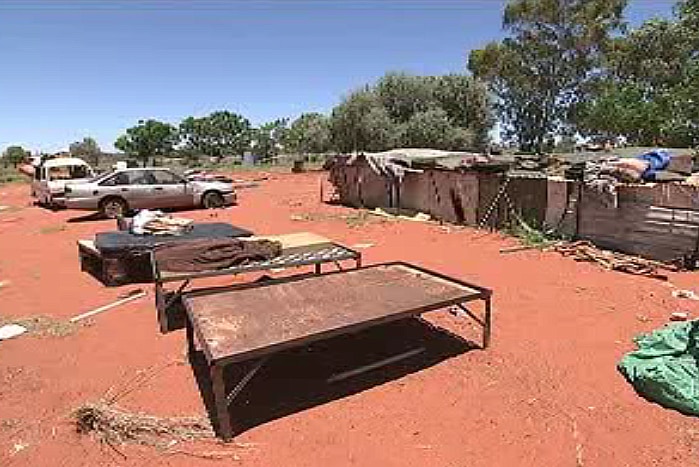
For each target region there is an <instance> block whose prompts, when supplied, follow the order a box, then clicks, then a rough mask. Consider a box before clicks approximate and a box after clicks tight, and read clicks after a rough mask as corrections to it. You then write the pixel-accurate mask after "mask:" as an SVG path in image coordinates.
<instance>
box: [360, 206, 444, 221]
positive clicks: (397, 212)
mask: <svg viewBox="0 0 699 467" xmlns="http://www.w3.org/2000/svg"><path fill="white" fill-rule="evenodd" d="M371 214H373V215H375V216H381V217H388V218H391V219H400V220H404V221H413V222H429V221H430V220H432V218H431V217H430V215H429V214H425V213H424V212H414V213H413V212H410V211H408V210H405V209H389V208H386V209H382V208H376V209H373V210H372V211H371Z"/></svg>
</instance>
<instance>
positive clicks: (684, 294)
mask: <svg viewBox="0 0 699 467" xmlns="http://www.w3.org/2000/svg"><path fill="white" fill-rule="evenodd" d="M672 296H673V297H675V298H688V299H690V300H699V295H697V294H696V293H694V292H693V291H691V290H681V289H678V290H673V291H672Z"/></svg>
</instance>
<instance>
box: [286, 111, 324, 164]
mask: <svg viewBox="0 0 699 467" xmlns="http://www.w3.org/2000/svg"><path fill="white" fill-rule="evenodd" d="M331 144H332V133H331V130H330V119H329V118H328V117H326V116H325V115H323V114H319V113H306V114H303V115H301V116H300V117H299V118H297V119H296V120H294V121H293V122H292V123H291V126H290V127H289V131H288V133H287V135H286V145H287V148H288V149H289V150H290V151H291V152H293V153H295V154H302V155H306V154H322V153H325V152H328V151H330V149H331Z"/></svg>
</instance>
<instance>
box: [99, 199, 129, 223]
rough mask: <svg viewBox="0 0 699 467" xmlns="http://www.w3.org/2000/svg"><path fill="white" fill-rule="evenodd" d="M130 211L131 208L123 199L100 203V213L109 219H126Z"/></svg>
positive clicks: (106, 200)
mask: <svg viewBox="0 0 699 467" xmlns="http://www.w3.org/2000/svg"><path fill="white" fill-rule="evenodd" d="M128 210H129V206H128V205H127V204H126V201H124V200H123V199H121V198H107V199H105V200H104V201H102V202H101V203H100V212H101V213H102V215H103V216H104V217H106V218H107V219H116V218H118V217H124V216H125V215H126V213H127V212H128Z"/></svg>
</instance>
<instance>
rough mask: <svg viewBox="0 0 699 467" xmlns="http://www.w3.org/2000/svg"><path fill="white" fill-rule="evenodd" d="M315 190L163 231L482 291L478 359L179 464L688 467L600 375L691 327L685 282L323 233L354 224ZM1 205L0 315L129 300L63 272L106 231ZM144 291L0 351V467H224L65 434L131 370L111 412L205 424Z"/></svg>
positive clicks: (651, 418)
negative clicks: (489, 324)
mask: <svg viewBox="0 0 699 467" xmlns="http://www.w3.org/2000/svg"><path fill="white" fill-rule="evenodd" d="M322 176H323V175H322V174H318V173H310V174H300V175H291V174H288V175H285V174H273V175H272V176H271V179H270V180H267V181H264V182H262V184H261V186H260V187H258V188H252V189H245V190H241V191H240V205H239V206H238V207H234V208H232V209H227V210H222V211H216V212H213V211H188V212H183V213H180V215H182V216H186V217H191V218H195V219H200V220H206V219H210V218H211V217H212V216H214V217H215V218H216V220H218V221H229V222H231V223H234V224H237V225H240V226H244V227H248V228H250V229H253V230H254V231H255V232H256V233H259V234H280V233H286V232H295V231H312V232H316V233H319V234H321V235H325V236H327V237H330V238H332V239H334V240H337V241H340V242H345V243H346V244H349V245H354V244H359V243H371V244H374V246H372V247H370V248H367V249H365V250H363V253H364V257H365V263H373V262H379V261H388V260H405V261H410V262H415V263H417V264H420V265H423V266H426V267H429V268H434V269H437V270H439V271H442V272H444V273H447V274H451V275H454V276H456V277H459V278H462V279H466V280H470V281H472V282H475V283H479V284H482V285H485V286H487V287H491V288H493V289H494V290H495V302H494V303H495V310H494V333H493V344H492V347H491V348H490V349H488V350H487V351H480V350H474V351H470V352H466V353H462V354H460V355H458V356H456V357H454V358H451V359H448V360H444V361H442V362H440V363H438V364H436V365H433V366H429V367H427V368H424V369H422V370H421V371H417V372H414V373H411V374H409V375H407V376H405V377H402V378H399V379H393V380H390V381H389V382H386V383H384V384H380V385H377V386H374V387H372V388H370V389H367V390H364V391H362V392H359V393H356V394H354V395H351V396H349V397H343V398H337V399H335V400H331V401H329V402H327V403H324V404H320V405H317V406H315V407H313V408H310V409H306V410H302V411H298V412H296V413H292V414H290V415H287V416H285V417H282V418H278V419H276V420H273V421H270V422H267V423H264V424H261V425H258V426H256V427H254V428H252V429H250V430H248V431H246V432H245V433H243V434H241V435H240V436H239V437H238V438H237V439H236V441H238V442H239V443H241V445H240V446H222V445H219V444H211V443H208V444H207V443H204V444H203V445H202V444H199V445H192V447H196V448H197V449H198V450H199V451H201V450H202V449H203V450H208V451H224V450H232V451H233V452H235V454H236V455H237V456H238V458H239V460H238V461H237V462H234V463H235V464H236V465H248V466H288V467H291V466H315V465H333V466H341V465H367V466H373V465H381V466H412V465H415V466H472V467H476V466H484V467H490V466H634V467H641V466H666V467H671V466H688V465H699V458H698V457H697V455H698V454H699V453H698V452H697V449H696V446H697V442H699V425H697V423H696V419H693V418H691V417H687V416H683V415H680V414H679V413H677V412H674V411H671V410H666V409H663V408H661V407H660V406H658V405H655V404H652V403H649V402H647V401H645V400H644V399H642V398H640V397H638V396H637V395H636V394H635V393H634V391H633V389H632V388H631V387H630V386H629V385H628V384H627V383H626V382H625V380H624V379H623V378H622V377H621V376H620V374H619V373H618V372H617V370H616V368H615V365H616V363H617V361H618V360H619V359H620V357H621V356H622V354H623V353H624V352H626V351H628V350H630V349H631V348H632V347H633V346H632V343H631V339H632V337H633V336H635V335H636V334H638V333H640V332H644V331H648V330H650V329H653V328H656V327H659V326H662V325H663V324H664V323H665V322H666V321H667V319H668V316H669V315H670V313H672V312H674V311H690V312H692V313H693V314H695V315H696V313H699V307H698V305H699V302H692V301H690V300H681V299H676V298H673V296H672V295H671V290H672V288H671V287H672V286H675V287H679V288H690V287H692V286H693V285H696V275H695V274H690V273H683V274H673V275H671V277H670V281H669V282H668V283H664V282H662V281H658V280H653V279H648V278H644V277H635V276H629V275H624V274H622V273H615V272H607V271H603V270H601V269H599V268H598V267H596V266H595V265H591V264H581V263H576V262H574V261H572V260H570V259H566V258H563V257H560V256H558V255H557V254H555V253H542V252H539V251H525V252H519V253H511V254H500V253H499V249H500V248H502V247H506V246H509V245H513V244H515V243H514V241H513V240H512V239H507V238H505V237H502V236H500V235H498V234H485V233H483V232H479V231H476V230H473V229H466V228H454V227H451V228H448V227H442V226H439V225H436V224H421V223H412V222H371V223H368V224H366V225H359V226H357V225H355V224H356V223H357V222H355V221H353V220H351V219H350V220H347V219H342V218H340V217H339V216H340V215H356V211H354V210H352V209H348V208H344V207H335V206H329V205H323V204H321V203H319V200H318V187H319V181H320V178H321V177H322ZM246 177H252V175H246ZM0 205H10V206H13V207H16V209H11V210H6V211H3V212H0V280H7V281H9V285H7V286H5V287H3V288H0V314H1V315H3V316H8V315H11V316H31V315H40V314H45V315H50V316H53V317H60V318H68V317H70V316H73V315H76V314H78V313H81V312H84V311H87V310H90V309H92V308H95V307H97V306H100V305H102V304H105V303H109V302H111V301H112V300H115V299H116V298H117V296H118V295H119V294H122V293H124V292H125V291H126V290H131V289H133V288H135V287H137V286H125V287H121V288H105V287H103V286H101V285H100V284H99V283H97V282H96V281H95V280H94V279H93V278H91V277H90V276H88V275H86V274H83V273H81V272H80V270H79V264H78V257H77V250H76V246H75V241H76V240H77V239H80V238H90V237H92V236H93V235H94V233H95V232H98V231H102V230H109V229H111V228H112V226H113V222H112V221H89V222H76V223H67V222H66V221H67V220H68V219H70V218H74V217H78V216H80V215H82V213H79V212H71V211H61V212H50V211H47V210H43V209H40V208H37V207H33V206H31V204H30V200H29V197H28V187H27V186H24V185H10V186H5V187H0ZM309 214H315V215H309ZM321 214H322V215H321ZM292 216H293V217H292ZM669 284H672V286H671V285H669ZM146 289H148V292H149V295H148V297H146V298H144V299H141V300H140V301H136V302H132V303H131V304H128V305H124V306H122V307H120V308H116V309H113V310H110V311H108V312H106V313H104V314H101V315H99V316H97V317H95V319H94V320H93V323H92V325H90V326H87V327H84V328H81V329H80V330H79V331H78V332H77V333H75V334H73V335H70V336H67V337H32V336H22V337H20V338H16V339H12V340H9V341H3V342H0V465H3V466H24V465H31V466H59V465H70V466H78V465H85V466H88V465H89V466H94V465H198V464H202V465H215V464H216V463H217V462H220V463H233V461H232V460H231V459H228V460H225V461H211V460H203V459H198V458H194V457H190V456H187V455H183V454H164V453H162V452H159V451H158V450H156V449H155V448H150V447H135V446H123V447H119V450H120V451H121V452H122V453H123V454H124V455H125V456H126V459H124V458H123V457H122V456H120V455H118V454H117V453H115V451H113V450H112V449H110V448H108V447H106V446H104V445H100V444H98V443H97V442H96V441H95V440H93V439H92V438H90V437H88V436H84V435H79V434H77V433H75V430H74V427H73V425H72V424H71V422H70V420H69V417H68V414H69V413H70V411H71V410H72V409H73V408H75V407H76V406H78V405H80V404H82V403H84V402H86V401H94V400H97V399H99V397H100V396H102V395H103V394H104V393H105V391H107V390H108V389H109V388H110V387H112V386H114V385H119V384H124V382H125V381H126V380H129V379H130V378H133V377H134V375H136V374H137V373H138V372H139V371H143V370H147V371H155V374H154V376H153V377H152V379H150V380H149V381H148V382H147V384H145V385H143V386H141V387H139V388H137V390H135V391H134V392H133V393H131V394H129V395H128V396H126V397H125V398H124V399H123V400H122V401H121V402H120V404H121V405H122V406H125V407H127V408H129V409H133V410H137V411H143V412H147V413H154V414H161V415H173V416H174V415H195V414H203V413H205V410H204V406H203V403H202V401H201V397H200V393H199V391H198V389H197V385H196V383H195V380H194V377H193V375H192V372H191V370H190V368H189V366H188V365H187V364H185V363H184V354H183V349H184V335H183V333H182V332H181V331H178V332H174V333H170V334H168V335H161V334H160V333H159V332H158V329H157V326H156V320H155V311H154V307H153V303H152V293H151V292H152V291H151V290H150V287H146ZM430 319H431V320H432V319H436V320H437V322H442V321H448V319H447V318H443V317H442V316H441V315H440V316H439V317H435V318H431V317H430ZM462 328H463V329H466V327H465V326H462ZM466 331H468V329H466ZM277 389H278V390H279V391H282V392H283V391H284V390H285V388H284V387H279V388H277ZM243 443H245V444H243ZM186 449H189V447H187V448H186Z"/></svg>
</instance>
